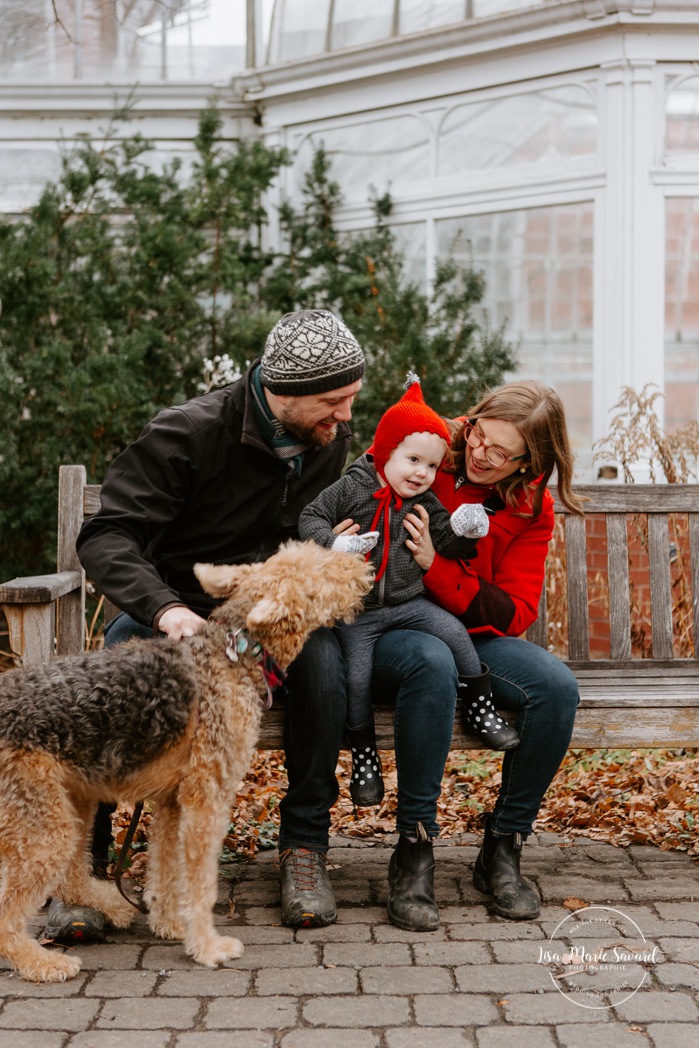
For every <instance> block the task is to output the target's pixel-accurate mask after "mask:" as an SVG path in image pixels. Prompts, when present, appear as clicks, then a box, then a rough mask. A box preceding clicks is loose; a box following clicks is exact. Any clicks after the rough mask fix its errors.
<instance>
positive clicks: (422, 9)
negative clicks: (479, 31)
mask: <svg viewBox="0 0 699 1048" xmlns="http://www.w3.org/2000/svg"><path fill="white" fill-rule="evenodd" d="M466 10H467V5H466V0H401V4H400V32H401V33H419V32H420V30H421V29H434V28H435V26H440V25H451V24H453V23H455V22H463V20H464V19H465V17H466Z"/></svg>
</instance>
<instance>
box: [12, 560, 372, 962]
mask: <svg viewBox="0 0 699 1048" xmlns="http://www.w3.org/2000/svg"><path fill="white" fill-rule="evenodd" d="M195 570H196V574H197V577H198V578H199V581H200V582H201V585H202V587H203V588H204V589H205V590H206V591H207V592H208V593H210V594H211V595H212V596H215V597H220V598H224V599H225V602H224V603H223V604H222V605H221V606H220V607H218V608H217V609H216V611H215V613H214V614H213V615H212V617H211V619H210V620H209V621H208V622H207V624H206V626H205V627H204V628H203V629H202V631H201V632H200V633H198V634H197V635H196V636H195V637H192V638H190V639H189V640H187V641H170V640H152V641H141V640H134V641H129V643H128V644H126V645H122V646H119V647H115V648H110V649H108V650H105V651H102V652H95V653H93V654H88V655H84V656H73V657H69V658H63V659H57V660H55V661H54V662H52V663H50V664H49V665H47V666H43V667H39V668H35V669H31V670H12V671H10V672H8V673H5V674H2V675H0V953H1V954H3V955H4V956H5V957H6V958H7V959H8V960H9V961H10V963H11V964H12V965H13V967H14V968H16V969H17V970H18V971H19V973H20V974H21V975H22V976H23V977H24V978H25V979H28V980H30V981H34V982H57V981H62V980H64V979H69V978H72V977H73V976H74V975H76V974H77V972H78V971H79V969H80V960H79V959H78V958H76V957H73V956H66V955H62V954H59V953H57V952H55V951H49V950H47V949H45V948H44V947H42V946H40V945H39V944H38V943H37V942H36V941H35V940H34V939H32V938H31V937H30V936H29V935H28V933H27V929H26V924H27V919H28V918H29V917H30V916H31V915H32V914H33V913H34V912H36V910H37V909H38V908H39V907H40V906H41V905H42V903H43V902H44V900H45V899H46V898H47V896H48V895H54V896H57V897H59V898H62V899H63V900H64V901H65V902H67V903H78V904H82V905H85V906H93V907H95V908H96V909H99V910H101V911H102V912H103V913H104V915H105V917H106V918H107V919H108V920H109V921H110V922H111V923H112V924H113V925H115V926H116V927H119V928H123V927H126V926H127V925H128V924H129V923H130V922H131V920H132V916H133V912H134V911H133V909H132V907H131V906H130V905H129V903H127V902H126V901H125V900H124V899H122V897H121V896H120V895H119V894H118V892H117V889H116V887H115V885H113V884H110V883H108V882H105V881H102V880H98V879H97V878H95V877H93V876H92V875H91V872H90V868H89V863H88V852H87V841H88V836H89V833H90V831H91V828H92V822H93V818H94V812H95V807H96V804H97V801H98V800H105V801H107V800H121V801H130V802H135V801H136V800H138V799H143V798H148V799H150V800H151V801H152V802H153V813H154V818H153V824H152V829H153V833H152V838H151V843H150V858H149V864H148V884H147V888H146V893H145V900H146V902H147V904H148V909H149V922H150V925H151V928H152V929H153V931H154V932H155V933H156V934H158V935H161V936H163V937H165V938H174V939H184V944H185V949H186V951H187V953H188V954H190V955H191V956H192V957H193V958H194V959H195V960H196V961H199V962H200V963H201V964H205V965H209V966H215V965H217V964H221V963H223V962H225V961H227V960H230V959H231V958H234V957H239V956H240V954H241V953H242V951H243V947H242V945H241V943H240V942H239V941H238V940H237V939H234V938H229V937H223V936H220V935H218V933H217V932H216V931H215V929H214V925H213V919H212V908H213V904H214V901H215V898H216V887H217V864H218V856H219V854H220V850H221V842H222V839H223V836H224V834H225V832H226V829H227V827H228V822H229V818H230V809H231V804H232V802H233V799H234V796H235V792H236V790H237V788H238V785H239V783H240V781H241V779H242V778H243V776H244V775H245V773H246V771H247V769H248V767H249V764H250V760H251V757H252V753H253V750H254V747H255V744H256V742H257V737H258V729H259V723H260V717H261V710H262V704H261V699H262V698H263V697H264V696H265V695H266V685H265V682H264V678H263V675H262V672H261V669H260V667H259V665H258V663H257V662H256V661H255V659H254V657H253V656H252V655H251V654H249V653H246V654H243V655H241V656H240V658H239V660H238V662H232V661H231V660H230V658H229V657H228V655H227V654H226V646H227V641H226V638H227V634H228V633H229V631H232V630H234V629H237V628H238V627H241V626H244V627H246V628H247V630H248V632H249V634H250V636H251V637H253V638H254V639H255V640H258V641H259V642H260V643H261V644H262V645H263V646H264V648H266V650H267V651H268V652H269V653H270V654H271V655H272V656H273V657H274V658H275V659H276V660H277V662H278V663H279V664H280V665H281V666H282V667H287V666H288V665H289V664H290V663H291V662H293V660H294V659H295V658H296V657H297V655H298V654H299V652H300V651H301V648H302V647H303V644H304V643H305V641H306V639H307V637H308V635H309V634H310V633H311V632H312V631H313V630H315V629H317V628H319V627H320V626H328V625H331V624H332V623H333V622H334V621H337V620H339V619H344V620H345V621H349V620H351V618H352V617H353V615H354V613H355V612H356V611H358V610H359V609H360V607H361V603H362V598H363V597H364V596H365V594H366V593H367V592H368V590H369V588H370V587H371V582H372V577H371V570H370V569H369V567H368V566H367V565H366V564H365V562H364V561H363V560H362V559H360V558H358V557H353V556H349V555H348V554H346V553H332V552H331V551H329V550H325V549H322V548H321V547H320V546H317V545H316V544H315V543H312V542H296V541H291V542H288V543H287V544H286V545H285V546H283V547H282V548H281V549H280V550H279V552H278V553H276V554H275V555H274V556H273V557H270V559H269V560H267V561H265V562H264V563H260V564H249V565H238V566H228V565H220V566H214V565H197V566H196V568H195Z"/></svg>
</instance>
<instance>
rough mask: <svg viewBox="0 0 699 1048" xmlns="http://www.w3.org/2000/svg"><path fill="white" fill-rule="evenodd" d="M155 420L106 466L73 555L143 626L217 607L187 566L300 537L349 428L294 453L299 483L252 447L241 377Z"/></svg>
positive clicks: (236, 558) (253, 431)
mask: <svg viewBox="0 0 699 1048" xmlns="http://www.w3.org/2000/svg"><path fill="white" fill-rule="evenodd" d="M258 362H259V361H254V362H253V364H252V365H251V367H250V369H249V370H248V372H247V374H246V375H244V376H243V377H242V378H241V379H239V380H238V381H237V382H234V383H233V384H232V385H230V386H227V387H226V388H225V389H221V390H215V391H214V392H212V393H207V394H205V395H204V396H201V397H196V398H195V399H194V400H190V401H188V402H187V403H186V404H181V405H179V406H177V407H172V408H167V409H166V410H165V411H161V412H160V414H159V415H157V416H156V417H155V419H153V421H152V422H151V423H149V425H148V426H146V428H145V429H144V431H143V433H142V434H141V436H140V437H139V438H138V439H137V440H136V441H134V443H133V444H131V445H129V447H128V448H126V450H125V451H123V452H122V453H121V455H119V457H118V458H117V459H115V461H114V463H113V464H112V466H111V467H110V468H109V470H108V472H107V475H106V476H105V479H104V483H103V485H102V506H101V509H100V510H99V511H98V512H97V513H96V514H95V516H94V517H91V518H89V519H88V520H87V521H86V522H85V524H84V525H83V527H82V529H81V531H80V535H79V537H78V544H77V546H78V555H79V557H80V561H81V563H82V565H83V567H84V568H85V570H86V572H87V574H88V577H89V578H90V579H92V580H93V581H94V583H95V584H96V586H97V587H98V589H99V590H100V591H101V592H102V593H104V594H105V596H106V597H108V599H109V600H111V601H112V602H113V603H114V604H116V605H117V606H118V607H119V608H121V610H122V611H126V612H128V614H129V615H131V616H133V618H135V619H137V620H138V621H139V622H141V623H143V624H145V625H147V626H150V625H152V623H153V620H154V618H155V616H156V614H157V613H158V611H159V610H160V609H161V608H164V607H165V606H167V605H169V604H174V603H181V604H186V605H187V606H188V607H190V608H191V609H192V610H193V611H195V612H197V613H198V614H199V615H203V616H206V615H208V614H209V612H210V611H211V609H212V607H213V606H214V604H215V601H214V600H213V599H212V598H211V597H209V596H208V595H207V594H205V593H204V592H203V591H202V589H201V587H200V586H199V583H198V582H197V580H196V578H195V577H194V574H193V572H192V565H193V564H196V563H197V562H204V563H213V564H236V563H250V562H253V561H259V560H265V559H266V558H267V557H269V556H271V554H272V553H274V552H275V550H276V549H277V548H278V546H279V545H280V543H282V542H283V541H284V540H285V539H288V538H296V537H298V519H299V515H300V513H301V510H302V509H303V508H304V506H306V505H307V504H308V503H309V502H311V501H312V500H313V499H314V498H315V497H316V495H318V494H319V492H321V491H322V490H323V489H324V488H326V487H327V486H328V485H329V484H332V483H333V481H335V480H337V478H338V477H339V476H340V473H341V472H342V467H343V465H344V462H345V459H346V457H347V453H348V451H349V442H350V430H349V427H348V426H347V425H346V424H345V423H340V424H339V425H338V431H337V436H336V438H335V440H334V441H333V442H332V444H330V445H328V446H327V447H319V446H313V447H311V448H309V450H308V451H307V452H306V453H305V455H304V461H303V469H302V471H301V476H300V477H291V478H289V477H287V465H286V464H285V463H284V462H283V461H282V460H281V459H279V458H278V457H277V456H276V455H275V454H274V452H273V451H272V449H271V448H270V447H269V446H268V445H267V444H266V443H265V442H264V440H263V439H262V437H261V435H260V432H259V429H258V426H257V419H256V414H255V408H254V400H253V394H252V391H251V388H250V378H251V373H252V371H253V369H254V368H255V367H256V366H257V363H258Z"/></svg>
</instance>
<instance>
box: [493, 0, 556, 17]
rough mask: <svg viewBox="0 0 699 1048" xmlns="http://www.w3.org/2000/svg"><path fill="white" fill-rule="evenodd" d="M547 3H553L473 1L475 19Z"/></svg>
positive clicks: (515, 0)
mask: <svg viewBox="0 0 699 1048" xmlns="http://www.w3.org/2000/svg"><path fill="white" fill-rule="evenodd" d="M555 2H557V0H555ZM545 3H551V0H473V15H474V18H486V17H487V16H488V15H499V14H501V13H502V12H504V11H521V10H523V9H524V8H526V7H540V6H541V4H545Z"/></svg>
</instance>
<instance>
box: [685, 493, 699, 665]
mask: <svg viewBox="0 0 699 1048" xmlns="http://www.w3.org/2000/svg"><path fill="white" fill-rule="evenodd" d="M687 516H688V527H689V562H690V574H691V582H692V636H693V639H694V654H695V656H696V655H698V654H699V513H689V514H688V515H687Z"/></svg>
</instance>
